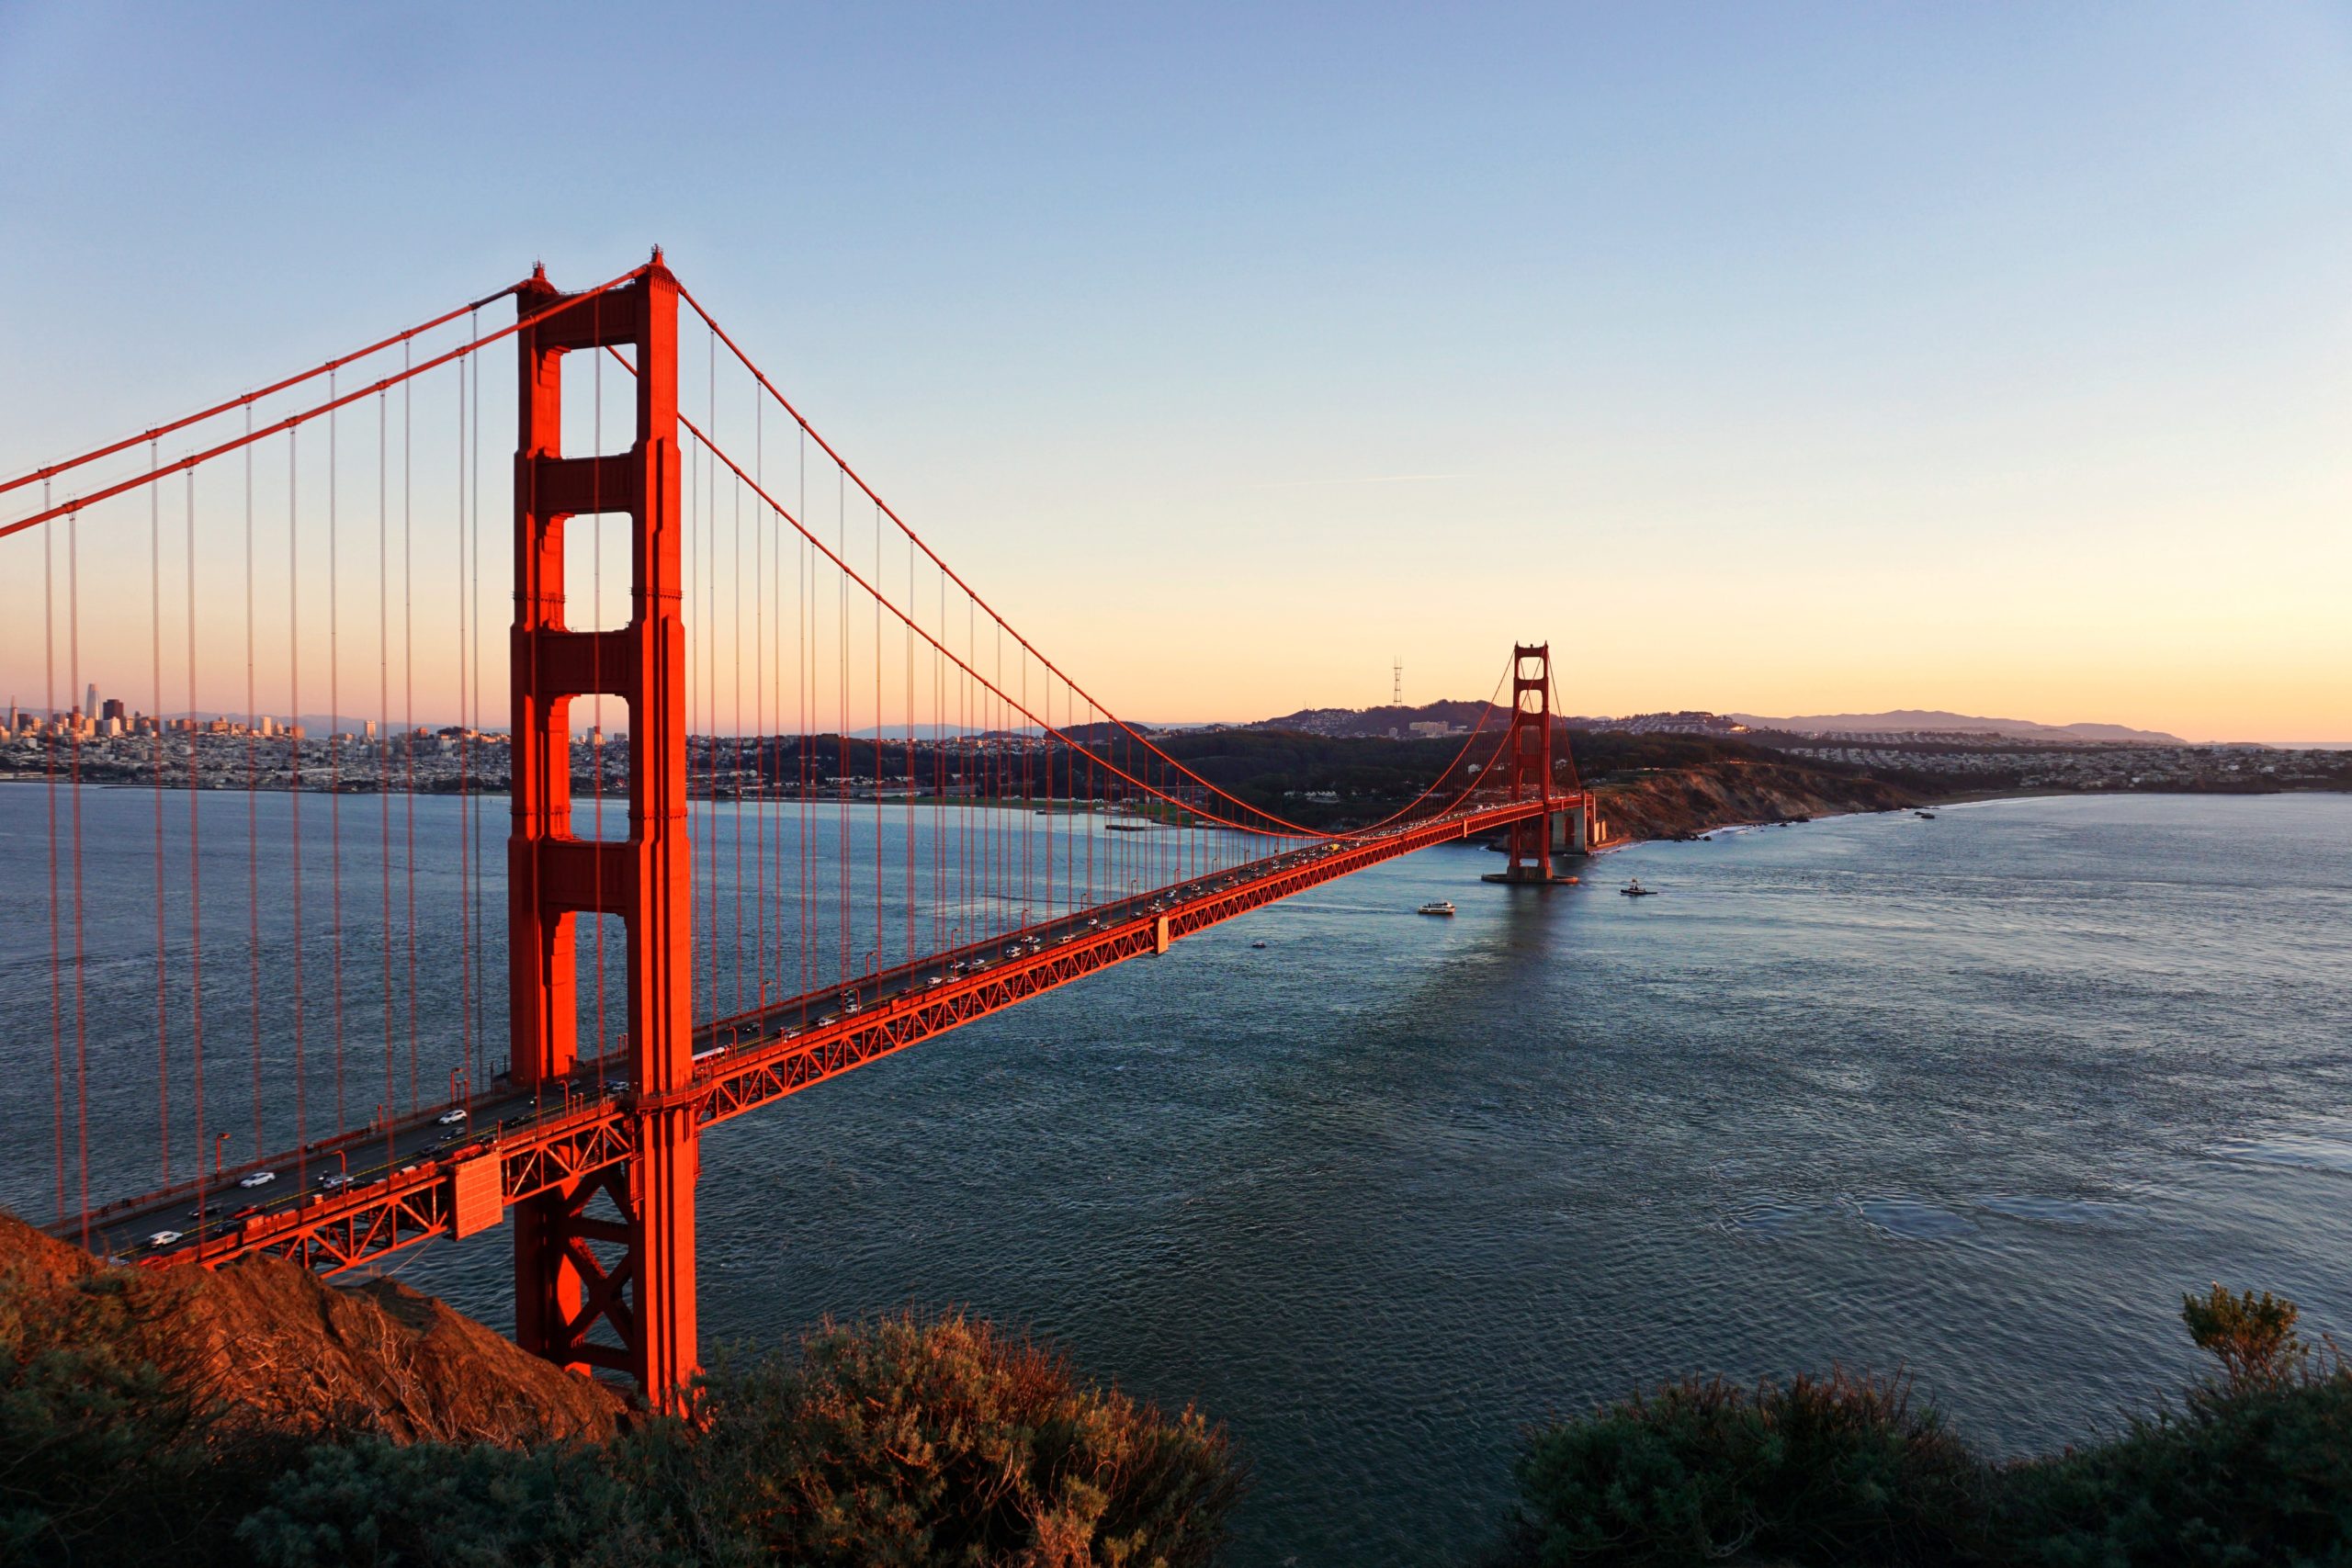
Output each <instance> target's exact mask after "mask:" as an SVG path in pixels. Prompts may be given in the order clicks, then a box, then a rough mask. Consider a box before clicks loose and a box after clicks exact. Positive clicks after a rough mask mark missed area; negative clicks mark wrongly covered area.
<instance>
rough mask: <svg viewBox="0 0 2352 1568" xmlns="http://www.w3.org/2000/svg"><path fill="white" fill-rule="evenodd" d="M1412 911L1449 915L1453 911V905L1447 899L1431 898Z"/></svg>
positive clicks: (1422, 913) (1419, 913)
mask: <svg viewBox="0 0 2352 1568" xmlns="http://www.w3.org/2000/svg"><path fill="white" fill-rule="evenodd" d="M1413 912H1414V913H1415V914H1418V915H1450V914H1452V913H1453V902H1452V901H1451V900H1449V899H1445V898H1432V899H1430V901H1429V902H1428V903H1426V904H1424V905H1422V906H1421V907H1420V908H1419V909H1416V910H1415V911H1413Z"/></svg>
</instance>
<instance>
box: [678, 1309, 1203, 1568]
mask: <svg viewBox="0 0 2352 1568" xmlns="http://www.w3.org/2000/svg"><path fill="white" fill-rule="evenodd" d="M696 1416H697V1419H698V1421H699V1423H700V1425H701V1431H700V1434H699V1436H698V1437H696V1438H694V1439H693V1440H692V1442H691V1444H690V1445H688V1447H687V1452H686V1455H685V1459H684V1465H683V1468H684V1469H685V1470H687V1471H689V1472H692V1475H693V1477H694V1481H693V1485H694V1487H695V1494H696V1495H697V1497H698V1498H699V1500H698V1501H696V1502H695V1510H694V1511H695V1513H696V1514H697V1515H703V1516H708V1515H711V1514H718V1515H724V1516H727V1517H731V1518H732V1519H733V1520H734V1521H735V1523H736V1524H737V1526H738V1527H739V1528H740V1529H742V1530H743V1531H744V1532H745V1533H746V1534H747V1535H748V1536H749V1537H750V1538H751V1540H752V1541H753V1542H754V1543H755V1544H756V1546H757V1548H758V1549H759V1550H760V1551H762V1552H763V1553H765V1554H766V1555H767V1556H768V1557H770V1558H771V1559H772V1560H775V1561H780V1562H806V1563H836V1564H842V1565H843V1568H848V1565H851V1564H877V1565H878V1564H891V1565H901V1564H903V1565H908V1568H912V1565H917V1564H922V1565H929V1564H940V1565H943V1568H944V1565H947V1564H973V1565H976V1568H977V1565H979V1564H996V1563H1005V1564H1013V1563H1020V1564H1024V1565H1029V1564H1034V1565H1035V1568H1062V1565H1069V1568H1078V1565H1081V1564H1100V1565H1103V1568H1160V1565H1165V1568H1182V1565H1185V1564H1194V1563H1201V1562H1207V1561H1208V1560H1209V1558H1210V1557H1211V1555H1212V1554H1213V1553H1214V1551H1216V1545H1217V1543H1218V1541H1219V1540H1221V1539H1222V1537H1223V1533H1224V1520H1225V1516H1226V1513H1227V1509H1228V1508H1229V1507H1230V1506H1231V1505H1232V1503H1233V1500H1234V1498H1235V1496H1236V1495H1237V1494H1238V1485H1239V1483H1238V1472H1237V1470H1236V1466H1235V1463H1234V1459H1233V1455H1232V1451H1231V1448H1230V1445H1229V1443H1228V1442H1227V1438H1225V1436H1224V1434H1223V1433H1222V1432H1221V1431H1219V1430H1218V1429H1217V1428H1216V1427H1213V1426H1211V1425H1210V1424H1209V1423H1208V1422H1206V1421H1205V1420H1204V1419H1203V1418H1202V1417H1201V1416H1199V1415H1197V1414H1196V1413H1194V1412H1193V1411H1191V1410H1187V1411H1185V1412H1184V1413H1183V1414H1182V1416H1178V1417H1176V1418H1175V1419H1173V1420H1170V1419H1167V1418H1165V1417H1163V1416H1160V1415H1159V1413H1158V1412H1157V1411H1155V1410H1153V1409H1151V1408H1150V1407H1149V1406H1147V1405H1140V1404H1136V1402H1134V1401H1133V1400H1131V1399H1129V1398H1127V1397H1126V1396H1125V1394H1122V1393H1118V1392H1117V1391H1116V1390H1104V1389H1098V1388H1094V1387H1091V1386H1087V1385H1084V1384H1081V1383H1080V1382H1076V1381H1075V1380H1074V1379H1073V1377H1072V1375H1071V1373H1070V1370H1069V1365H1068V1364H1067V1362H1065V1361H1064V1360H1063V1359H1061V1358H1060V1357H1059V1356H1057V1355H1055V1354H1052V1353H1051V1352H1048V1351H1046V1350H1045V1349H1043V1348H1040V1347H1038V1346H1036V1345H1035V1344H1032V1343H1030V1342H1028V1341H1026V1340H1023V1339H1014V1338H1008V1337H1004V1336H1002V1335H1001V1334H999V1333H997V1332H996V1331H995V1330H994V1329H992V1328H990V1327H989V1325H987V1324H985V1323H982V1322H978V1321H975V1320H972V1319H968V1318H966V1317H963V1316H961V1315H953V1314H951V1315H948V1316H944V1317H940V1318H935V1319H924V1318H918V1317H915V1316H913V1315H902V1316H897V1317H888V1318H884V1319H881V1320H879V1321H877V1322H875V1323H872V1324H870V1325H865V1326H863V1327H859V1328H855V1329H850V1328H842V1327H838V1326H834V1325H827V1326H825V1327H824V1328H822V1329H820V1330H819V1331H818V1332H816V1333H814V1334H811V1335H810V1336H809V1337H808V1338H807V1339H806V1340H805V1341H804V1342H803V1344H802V1347H801V1353H800V1357H799V1359H798V1362H797V1365H796V1364H794V1363H792V1362H791V1361H789V1360H786V1359H775V1358H771V1359H765V1360H761V1361H754V1362H751V1363H748V1364H741V1365H737V1364H732V1363H728V1362H724V1361H722V1362H721V1363H720V1364H718V1366H717V1367H716V1368H714V1370H713V1371H711V1372H710V1373H709V1374H708V1375H707V1377H706V1378H705V1380H704V1381H703V1383H702V1385H701V1388H700V1391H699V1397H698V1404H697V1409H696ZM660 1440H661V1441H662V1442H663V1443H672V1444H673V1442H674V1440H673V1439H670V1438H663V1439H660ZM662 1462H664V1463H665V1464H667V1465H668V1466H669V1467H670V1468H671V1471H672V1472H673V1474H674V1473H675V1472H676V1471H677V1469H679V1468H680V1461H679V1458H678V1457H677V1450H676V1449H675V1448H674V1446H673V1447H672V1449H671V1452H670V1454H669V1455H668V1456H667V1457H666V1458H665V1459H664V1460H663V1461H662ZM670 1491H671V1495H673V1497H677V1498H681V1499H682V1500H683V1499H685V1498H686V1496H687V1494H685V1493H684V1492H682V1491H680V1490H679V1489H678V1488H677V1487H676V1486H674V1485H673V1487H672V1488H671V1489H670Z"/></svg>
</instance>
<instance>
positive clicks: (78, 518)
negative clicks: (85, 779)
mask: <svg viewBox="0 0 2352 1568" xmlns="http://www.w3.org/2000/svg"><path fill="white" fill-rule="evenodd" d="M81 527H82V514H81V513H79V512H69V513H66V514H65V660H66V677H65V679H66V683H67V684H68V685H69V686H70V687H71V688H72V689H74V690H75V691H79V690H81V687H82V535H81ZM90 722H91V718H90V716H89V715H87V714H85V715H83V716H82V722H81V724H79V725H77V726H75V727H74V735H73V741H72V745H71V746H70V748H69V749H68V750H67V752H66V755H67V756H69V757H70V758H72V759H73V770H74V782H73V787H72V790H71V791H70V793H69V794H68V796H67V798H68V800H69V801H70V802H71V804H72V806H73V807H74V1124H75V1133H74V1143H75V1145H76V1147H77V1148H78V1150H79V1151H80V1162H81V1170H82V1179H81V1193H82V1245H83V1247H85V1248H86V1247H88V1246H89V1245H90V1052H89V1045H90V1030H89V1012H88V1009H87V1006H86V1002H87V994H86V992H85V988H84V982H85V978H86V976H87V972H88V964H87V960H86V953H87V948H86V947H85V943H84V941H83V936H84V932H83V911H84V906H83V898H82V731H83V730H85V729H86V728H89V725H90Z"/></svg>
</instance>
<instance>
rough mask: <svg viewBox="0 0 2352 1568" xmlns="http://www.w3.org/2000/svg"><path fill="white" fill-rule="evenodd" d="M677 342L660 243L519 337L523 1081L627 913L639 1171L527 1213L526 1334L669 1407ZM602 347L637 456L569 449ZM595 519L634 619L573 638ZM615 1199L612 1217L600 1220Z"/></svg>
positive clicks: (561, 1077)
mask: <svg viewBox="0 0 2352 1568" xmlns="http://www.w3.org/2000/svg"><path fill="white" fill-rule="evenodd" d="M562 298H563V296H561V295H560V294H559V293H557V291H556V290H555V288H554V287H553V286H552V285H550V284H549V283H548V281H547V276H546V274H545V272H544V271H535V272H534V274H533V276H532V279H531V281H530V283H529V284H527V285H526V286H525V287H524V288H523V290H522V292H521V294H520V296H519V305H520V310H521V313H522V317H523V319H524V320H525V321H526V322H528V321H531V319H532V318H533V317H535V316H538V315H540V314H542V313H543V312H545V311H546V310H548V308H549V307H550V306H552V305H554V304H556V303H558V302H559V301H560V299H562ZM677 337H678V287H677V281H676V279H675V278H674V277H673V276H671V274H670V272H669V270H668V269H667V268H665V267H664V266H663V265H662V253H661V252H660V251H658V250H657V251H656V252H654V253H653V262H652V265H650V267H649V268H647V269H646V270H645V271H644V272H643V273H641V274H639V276H638V277H637V279H636V280H635V281H633V282H631V283H629V284H627V285H625V286H623V287H621V288H614V289H611V290H609V291H608V292H606V293H605V294H602V295H599V296H598V297H596V298H595V299H592V300H589V301H587V302H585V303H583V304H582V305H580V306H578V307H575V308H573V309H571V310H565V311H563V312H562V313H560V314H559V315H556V316H554V317H552V318H549V319H548V320H547V321H542V322H540V323H539V324H537V325H526V326H525V327H524V328H523V329H522V331H521V332H520V333H517V334H516V338H515V341H516V343H517V344H518V345H519V350H520V352H519V359H520V368H521V372H522V384H521V389H520V391H521V395H520V398H519V405H520V414H521V419H520V424H521V430H520V437H519V444H518V446H517V449H516V452H515V629H514V648H513V668H514V699H515V701H514V748H515V751H514V829H513V835H512V837H511V838H510V839H509V840H508V841H507V908H508V919H509V924H510V931H509V932H508V942H509V950H508V951H509V959H508V964H509V970H510V985H511V990H512V1003H513V1014H512V1021H511V1028H512V1045H513V1064H514V1065H513V1073H514V1080H515V1083H516V1084H517V1085H519V1086H522V1087H526V1088H528V1087H531V1086H533V1085H545V1086H548V1089H550V1090H552V1089H554V1088H555V1087H556V1085H557V1084H558V1083H559V1082H565V1083H568V1082H569V1081H570V1079H569V1075H571V1072H572V1071H573V1069H574V1067H575V1066H576V1065H577V1061H578V1044H577V1036H578V1020H579V1010H580V1000H579V992H578V989H577V979H576V971H575V968H574V925H575V922H576V919H577V917H579V916H581V915H610V916H617V917H619V919H620V920H621V923H622V925H623V926H624V927H625V928H626V931H627V972H628V987H627V990H628V999H627V1002H626V1004H625V1010H624V1012H623V1017H624V1019H625V1020H626V1028H627V1031H628V1032H627V1035H626V1036H625V1038H626V1041H627V1047H628V1079H629V1086H630V1090H631V1093H632V1096H633V1099H632V1110H631V1112H630V1114H629V1115H628V1117H627V1119H626V1126H627V1141H628V1158H627V1159H626V1160H624V1161H621V1162H617V1163H613V1164H608V1165H605V1166H604V1167H603V1168H601V1169H599V1170H596V1171H594V1172H593V1173H592V1174H590V1175H587V1176H584V1177H581V1178H579V1179H575V1180H573V1181H571V1182H568V1183H565V1184H563V1185H562V1186H560V1187H559V1188H557V1189H556V1190H552V1191H549V1192H547V1193H544V1194H542V1195H540V1196H537V1197H534V1198H529V1199H526V1200H524V1201H522V1202H520V1203H518V1204H517V1205H516V1207H515V1338H516V1340H517V1341H519V1342H520V1343H521V1344H522V1346H523V1347H524V1348H526V1349H528V1350H532V1351H534V1352H536V1353H537V1354H539V1355H542V1356H545V1357H547V1358H548V1359H549V1360H552V1361H556V1362H559V1363H560V1364H561V1365H564V1366H567V1367H571V1368H574V1369H577V1370H580V1371H588V1370H590V1369H592V1368H603V1369H606V1370H609V1371H619V1372H625V1373H628V1375H630V1376H632V1377H633V1378H635V1379H636V1381H637V1384H638V1386H639V1389H640V1390H642V1391H643V1392H644V1393H645V1396H646V1398H647V1399H648V1400H649V1401H650V1403H651V1404H654V1405H656V1406H657V1407H662V1406H668V1405H672V1404H674V1402H675V1400H676V1398H677V1395H678V1393H679V1391H680V1390H681V1389H682V1388H683V1387H684V1383H685V1382H686V1381H687V1380H688V1379H689V1378H691V1377H692V1376H693V1374H694V1371H695V1175H696V1173H697V1168H698V1166H699V1162H700V1146H699V1144H698V1141H697V1139H696V1136H695V1120H694V1114H693V1112H692V1111H691V1110H690V1109H688V1108H687V1106H686V1105H685V1104H684V1101H683V1096H681V1095H680V1094H679V1091H680V1090H683V1089H685V1088H686V1087H687V1085H688V1083H689V1080H690V1078H691V1077H692V1072H693V1065H692V1056H693V1049H694V1048H693V1044H692V1038H691V1031H692V1027H693V1002H692V998H693V990H692V985H691V981H692V964H693V948H692V944H691V942H690V940H689V935H688V927H687V921H688V919H689V916H690V912H691V910H692V907H693V906H692V904H691V903H690V901H689V894H688V886H687V874H688V868H689V866H690V865H691V863H692V860H691V856H690V855H689V853H688V849H687V842H686V735H685V631H684V623H683V622H682V620H681V618H680V591H681V586H682V580H681V573H680V566H679V515H680V513H679V497H680V484H679V469H678V352H677V349H678V344H677ZM607 348H619V349H623V350H625V351H629V352H630V353H631V356H632V358H633V360H634V364H635V367H636V370H637V378H636V380H637V435H636V441H635V444H634V445H633V446H630V447H629V448H628V450H627V451H625V452H615V453H612V454H610V455H606V454H605V453H601V452H599V453H592V454H590V455H587V456H585V457H566V456H564V455H563V450H562V447H563V434H562V423H563V378H562V365H563V356H564V355H566V354H570V353H574V352H586V353H590V354H602V353H604V352H605V350H606V349H607ZM595 513H628V518H629V558H630V584H629V619H628V625H626V626H619V627H616V628H614V629H611V630H598V629H593V628H590V629H575V628H573V627H572V626H570V625H569V624H568V622H567V620H566V617H565V604H566V600H565V592H564V543H563V542H564V528H565V525H566V524H567V523H569V522H570V521H571V519H573V518H575V517H581V516H587V515H593V514H595ZM583 602H584V598H583ZM599 693H601V694H605V695H608V696H614V697H618V698H620V699H621V700H622V701H624V702H626V703H627V704H628V733H629V779H628V837H627V838H626V839H623V840H607V841H602V842H599V841H595V840H584V839H581V838H579V837H577V836H575V835H574V833H573V831H572V821H571V704H572V701H573V699H574V698H577V697H582V696H589V695H593V694H599ZM599 1197H602V1198H604V1199H606V1200H609V1201H610V1204H611V1212H610V1213H609V1214H605V1213H591V1212H590V1205H591V1204H592V1203H593V1202H594V1201H595V1200H596V1199H598V1198H599ZM592 1244H593V1245H592ZM598 1248H601V1249H602V1250H601V1251H599V1250H597V1249H598ZM592 1334H594V1335H596V1336H597V1337H591V1336H592Z"/></svg>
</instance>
